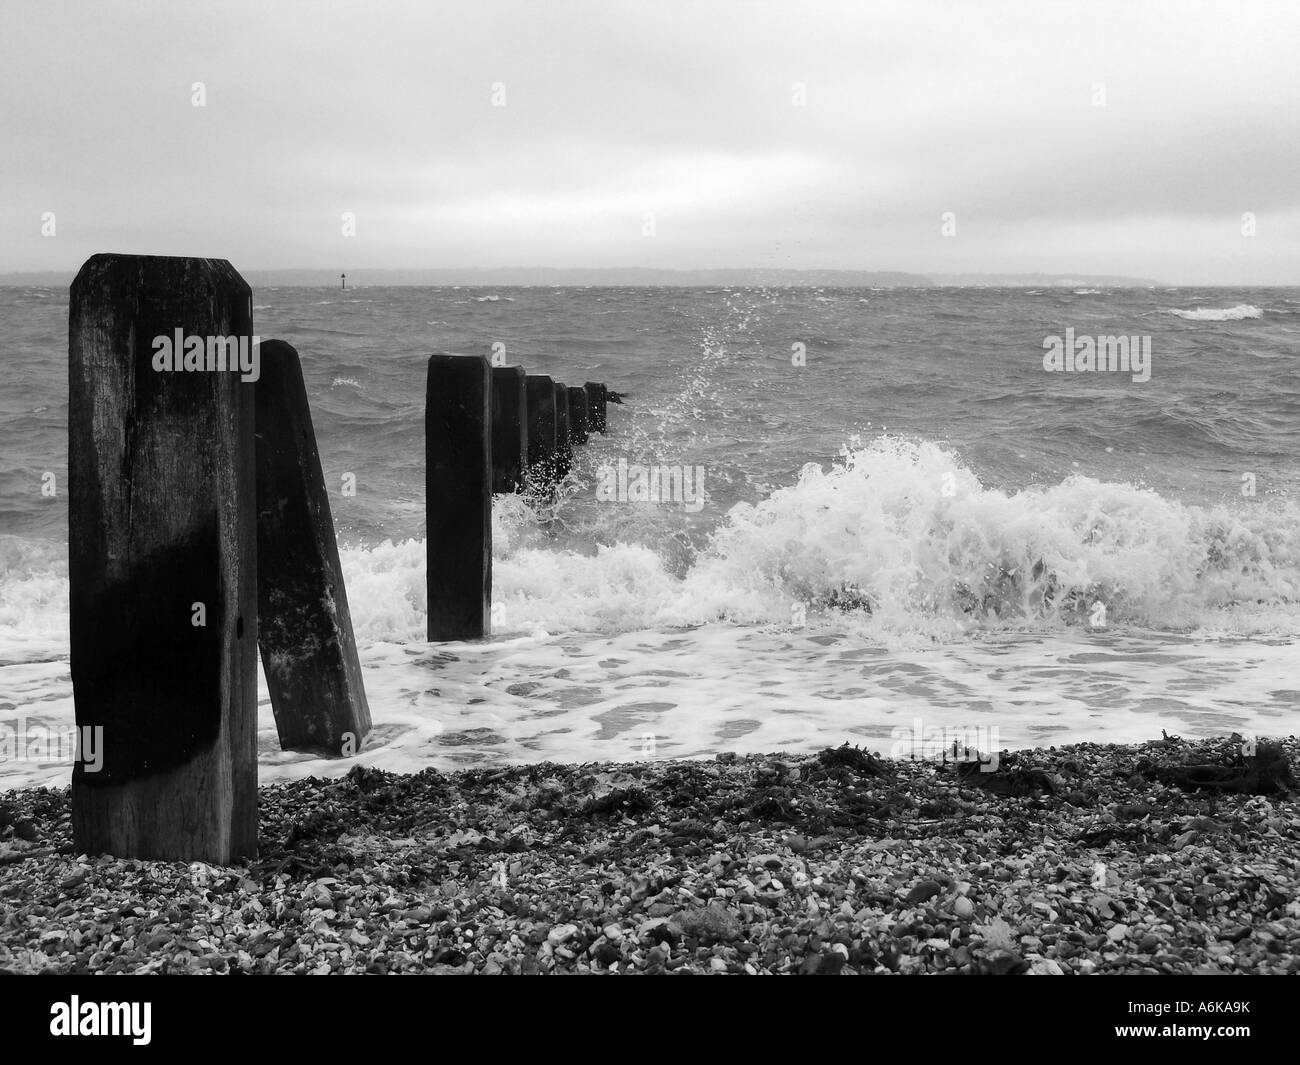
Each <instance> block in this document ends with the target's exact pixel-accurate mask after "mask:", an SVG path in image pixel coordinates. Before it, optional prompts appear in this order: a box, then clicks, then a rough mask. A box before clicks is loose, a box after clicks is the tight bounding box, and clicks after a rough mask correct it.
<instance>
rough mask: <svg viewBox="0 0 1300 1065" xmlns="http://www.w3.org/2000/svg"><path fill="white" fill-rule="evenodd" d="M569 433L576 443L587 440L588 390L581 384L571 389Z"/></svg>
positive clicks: (583, 442)
mask: <svg viewBox="0 0 1300 1065" xmlns="http://www.w3.org/2000/svg"><path fill="white" fill-rule="evenodd" d="M569 435H570V436H571V437H572V438H573V442H574V443H575V444H585V443H586V442H587V390H586V389H585V388H583V387H582V386H581V385H575V386H574V387H573V388H570V389H569Z"/></svg>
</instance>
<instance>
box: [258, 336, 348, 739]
mask: <svg viewBox="0 0 1300 1065" xmlns="http://www.w3.org/2000/svg"><path fill="white" fill-rule="evenodd" d="M261 352H262V376H261V379H260V380H259V381H258V382H257V385H256V386H255V392H256V396H257V419H256V424H257V564H258V577H257V606H258V615H259V617H258V628H257V642H258V646H259V647H260V648H261V651H262V670H263V672H264V673H265V674H266V685H267V688H269V689H270V692H271V710H272V711H273V712H274V714H275V727H276V729H277V730H278V731H279V733H280V746H281V747H282V748H284V749H285V750H286V751H312V752H315V753H318V754H324V755H328V756H331V757H339V756H341V755H342V756H348V755H352V754H355V753H357V751H359V750H360V749H361V743H362V741H363V740H364V739H365V737H366V734H367V733H368V732H369V731H370V707H369V705H368V704H367V702H366V690H365V685H364V683H363V681H362V679H361V663H360V661H359V660H358V658H357V644H356V640H355V638H354V637H353V634H352V615H351V613H350V612H349V610H348V594H347V590H346V589H345V588H344V586H343V571H342V568H341V567H340V566H339V549H338V543H337V542H336V540H335V539H334V520H333V518H332V516H331V515H330V501H329V494H328V493H327V492H326V491H325V478H324V475H323V474H322V473H321V466H320V453H319V452H318V451H317V449H316V433H315V430H314V429H313V427H312V422H311V410H310V409H309V408H308V406H307V387H306V385H305V384H304V383H303V379H302V364H301V362H300V361H299V359H298V353H297V352H296V351H295V350H294V349H293V348H292V347H290V346H289V345H288V344H286V343H284V341H282V340H268V341H266V342H265V343H264V344H263V345H262V347H261Z"/></svg>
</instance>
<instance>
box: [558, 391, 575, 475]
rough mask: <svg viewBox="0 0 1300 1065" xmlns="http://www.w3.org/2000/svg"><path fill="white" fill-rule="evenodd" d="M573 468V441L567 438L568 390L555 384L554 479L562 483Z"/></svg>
mask: <svg viewBox="0 0 1300 1065" xmlns="http://www.w3.org/2000/svg"><path fill="white" fill-rule="evenodd" d="M572 467H573V440H572V438H571V437H570V436H569V390H568V389H567V388H566V387H565V386H564V385H562V384H560V382H559V381H556V382H555V479H556V480H557V481H562V480H564V478H565V477H566V476H567V475H568V473H569V470H570V469H571V468H572Z"/></svg>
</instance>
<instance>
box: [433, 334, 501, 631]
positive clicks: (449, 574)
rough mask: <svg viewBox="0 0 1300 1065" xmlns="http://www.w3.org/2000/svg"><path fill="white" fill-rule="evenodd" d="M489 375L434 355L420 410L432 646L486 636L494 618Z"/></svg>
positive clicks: (470, 359)
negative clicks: (421, 413)
mask: <svg viewBox="0 0 1300 1065" xmlns="http://www.w3.org/2000/svg"><path fill="white" fill-rule="evenodd" d="M491 419H492V367H491V365H490V364H489V363H488V360H487V358H486V357H485V356H482V355H431V356H430V357H429V377H428V390H427V393H426V397H425V408H424V448H425V452H424V455H425V503H424V505H425V514H426V520H427V523H428V536H427V539H426V546H427V551H428V557H427V575H426V580H427V586H428V593H429V630H428V631H429V639H430V640H474V639H478V638H480V637H483V636H486V635H488V633H489V631H490V624H491V622H490V617H491V610H492V602H491V601H492V429H491Z"/></svg>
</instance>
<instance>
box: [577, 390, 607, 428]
mask: <svg viewBox="0 0 1300 1065" xmlns="http://www.w3.org/2000/svg"><path fill="white" fill-rule="evenodd" d="M583 388H585V389H586V390H587V424H588V426H589V427H590V428H591V431H592V432H593V433H604V432H607V431H608V430H607V428H606V423H605V402H606V401H605V386H604V385H602V384H598V383H597V382H595V381H588V382H587V383H586V384H585V385H583Z"/></svg>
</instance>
